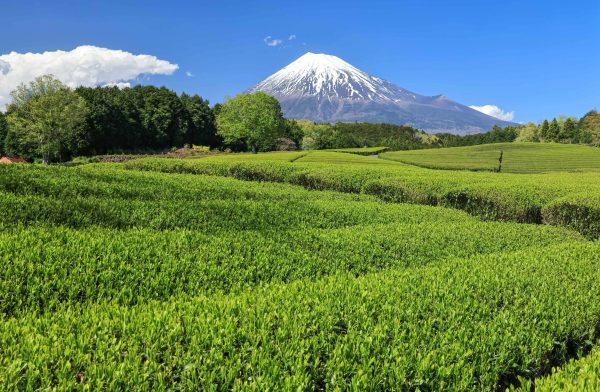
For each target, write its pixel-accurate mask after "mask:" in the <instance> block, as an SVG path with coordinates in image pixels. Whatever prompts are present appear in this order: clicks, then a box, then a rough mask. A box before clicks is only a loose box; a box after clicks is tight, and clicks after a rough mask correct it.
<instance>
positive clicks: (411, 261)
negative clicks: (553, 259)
mask: <svg viewBox="0 0 600 392" xmlns="http://www.w3.org/2000/svg"><path fill="white" fill-rule="evenodd" d="M439 223H440V222H436V221H435V220H433V221H430V222H426V221H425V222H424V223H421V224H417V223H413V224H387V225H373V226H369V225H363V226H361V227H360V229H359V230H357V228H356V227H348V228H341V229H325V230H319V229H309V228H303V229H302V230H281V229H279V230H278V229H277V228H273V229H272V230H270V231H263V232H258V231H252V230H249V231H233V232H230V233H229V232H219V233H215V234H212V235H210V234H209V235H207V234H201V233H197V232H195V231H191V230H171V231H155V230H149V229H142V228H140V229H132V230H113V229H106V228H102V227H90V228H87V229H80V230H72V229H67V228H60V227H53V228H20V227H18V226H17V227H13V228H8V229H4V230H3V232H2V233H0V265H2V273H0V314H5V315H14V314H21V313H23V312H28V311H35V312H47V311H53V310H54V309H56V308H57V307H59V305H60V304H61V303H65V302H67V303H73V302H88V301H92V302H94V301H99V300H110V301H115V302H117V303H120V304H126V305H131V304H135V303H138V302H144V301H147V300H150V299H167V298H168V297H169V296H171V295H173V294H176V293H186V294H189V295H198V294H201V293H206V292H213V291H225V292H229V291H231V290H236V289H240V288H244V287H253V286H256V285H260V284H263V283H268V282H273V281H276V282H290V281H293V280H297V279H304V278H315V277H319V276H325V275H331V274H336V273H340V272H343V273H346V272H351V273H353V274H356V275H361V274H365V273H368V272H373V271H379V270H382V269H386V268H390V267H411V266H420V265H425V264H427V263H430V262H432V261H436V260H440V259H444V258H448V257H457V256H470V255H474V254H481V253H493V252H505V251H511V250H518V249H523V248H526V247H528V246H540V245H553V244H557V243H561V242H565V241H580V240H582V238H580V237H579V236H578V235H576V234H575V233H573V232H569V231H566V230H561V229H556V228H550V227H547V228H543V229H542V228H540V227H535V226H522V225H517V224H501V223H481V222H479V223H478V222H468V221H467V222H459V220H457V222H454V223H453V222H448V221H446V222H443V224H439Z"/></svg>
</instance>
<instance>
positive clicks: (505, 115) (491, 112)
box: [469, 105, 515, 121]
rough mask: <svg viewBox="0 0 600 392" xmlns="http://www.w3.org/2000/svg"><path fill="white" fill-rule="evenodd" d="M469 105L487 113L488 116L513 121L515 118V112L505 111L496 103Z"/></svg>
mask: <svg viewBox="0 0 600 392" xmlns="http://www.w3.org/2000/svg"><path fill="white" fill-rule="evenodd" d="M469 107H470V108H471V109H475V110H477V111H478V112H481V113H485V114H487V115H488V116H492V117H495V118H497V119H499V120H504V121H512V120H513V118H515V112H505V111H504V110H502V109H500V108H499V107H498V106H496V105H483V106H476V105H471V106H469Z"/></svg>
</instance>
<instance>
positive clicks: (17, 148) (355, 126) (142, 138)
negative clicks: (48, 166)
mask: <svg viewBox="0 0 600 392" xmlns="http://www.w3.org/2000/svg"><path fill="white" fill-rule="evenodd" d="M11 95H12V98H13V99H12V102H11V103H10V104H9V105H8V107H7V110H6V113H2V112H0V155H10V156H21V157H24V158H26V159H28V160H35V159H41V160H42V161H44V162H46V163H48V162H60V161H66V160H69V159H71V158H72V157H73V156H76V155H86V156H91V155H101V154H110V153H121V152H127V153H136V152H137V153H139V152H158V151H166V150H168V149H172V148H179V147H183V146H194V145H196V146H208V147H211V148H218V149H221V150H224V149H230V150H233V151H252V152H258V151H271V150H275V149H295V148H305V149H332V148H351V147H376V146H386V147H390V148H391V149H392V150H409V149H420V148H435V147H454V146H467V145H475V144H487V143H498V142H512V141H517V142H519V141H529V142H558V143H580V144H590V145H596V146H600V114H599V113H598V112H597V111H596V110H592V111H590V112H589V113H587V114H586V115H585V116H583V117H582V118H581V119H579V120H578V119H576V118H573V117H559V118H555V119H553V120H551V121H544V122H542V123H541V124H534V123H528V124H524V125H516V126H509V127H506V128H498V127H495V128H494V129H492V130H491V131H490V132H487V133H481V134H473V135H466V136H458V135H453V134H449V133H439V134H435V135H432V134H428V133H425V132H423V131H420V130H418V129H415V128H412V127H410V126H400V125H392V124H372V123H337V124H322V123H314V122H311V121H305V120H298V121H295V120H287V119H285V118H284V117H283V114H282V112H281V107H280V105H279V103H278V102H277V100H276V99H275V98H273V97H271V96H269V95H267V94H265V93H261V92H258V93H254V94H240V95H238V96H236V97H233V98H231V99H228V100H226V101H225V102H224V103H223V104H216V105H214V106H213V107H210V105H209V102H208V101H207V100H205V99H203V98H202V97H200V96H198V95H188V94H185V93H182V94H177V93H176V92H174V91H172V90H169V89H167V88H166V87H160V88H159V87H154V86H135V87H133V88H124V89H121V88H117V87H78V88H76V89H70V88H67V87H66V86H64V85H63V84H62V83H61V82H60V81H58V80H56V79H54V78H53V77H52V76H50V75H46V76H42V77H39V78H37V79H36V80H34V81H33V82H31V83H29V84H27V85H21V86H19V87H18V88H17V89H16V90H15V91H13V92H12V94H11Z"/></svg>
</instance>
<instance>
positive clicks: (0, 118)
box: [0, 112, 8, 156]
mask: <svg viewBox="0 0 600 392" xmlns="http://www.w3.org/2000/svg"><path fill="white" fill-rule="evenodd" d="M7 133H8V123H7V122H6V115H5V114H4V113H3V112H0V156H2V155H4V140H5V139H6V134H7Z"/></svg>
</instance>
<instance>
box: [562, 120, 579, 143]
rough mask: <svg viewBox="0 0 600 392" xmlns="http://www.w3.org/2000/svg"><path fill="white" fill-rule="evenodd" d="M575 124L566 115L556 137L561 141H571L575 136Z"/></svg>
mask: <svg viewBox="0 0 600 392" xmlns="http://www.w3.org/2000/svg"><path fill="white" fill-rule="evenodd" d="M576 131H577V124H576V123H575V120H573V119H572V118H571V117H568V118H567V119H566V120H565V122H564V123H563V124H562V127H561V130H560V134H559V136H558V139H559V141H560V142H561V143H572V142H573V140H574V139H575V138H576V133H577V132H576Z"/></svg>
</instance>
